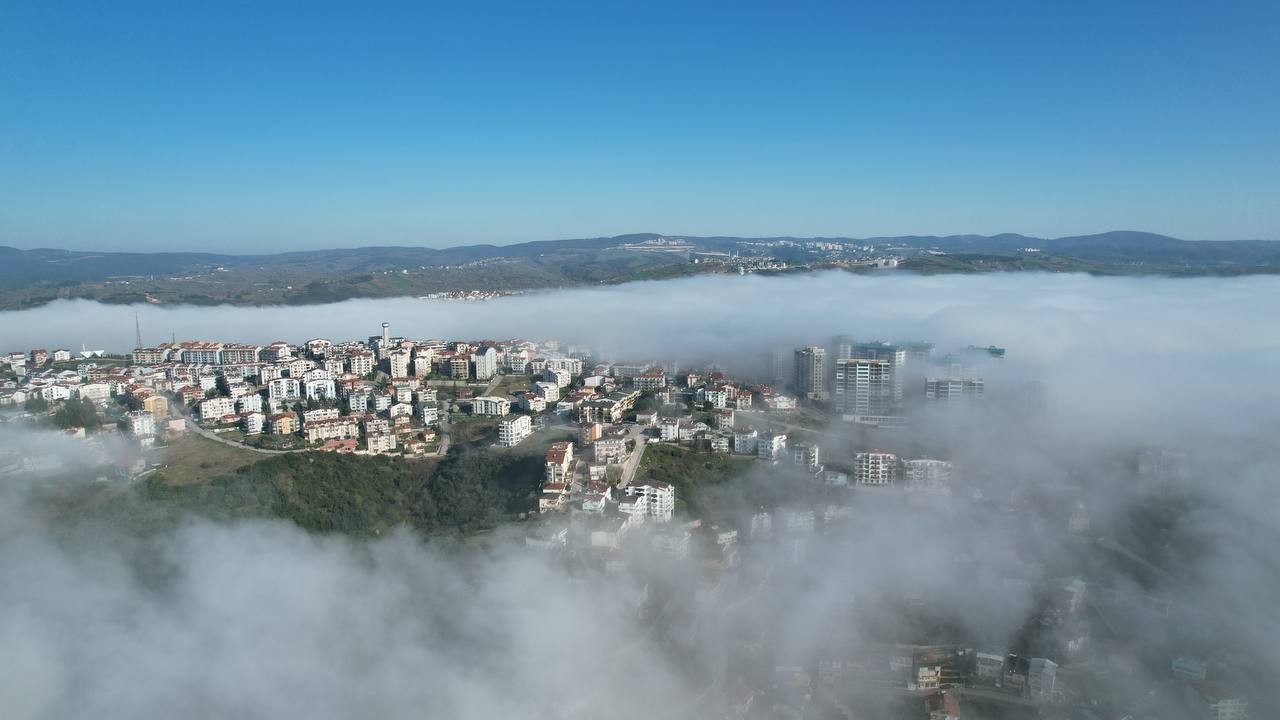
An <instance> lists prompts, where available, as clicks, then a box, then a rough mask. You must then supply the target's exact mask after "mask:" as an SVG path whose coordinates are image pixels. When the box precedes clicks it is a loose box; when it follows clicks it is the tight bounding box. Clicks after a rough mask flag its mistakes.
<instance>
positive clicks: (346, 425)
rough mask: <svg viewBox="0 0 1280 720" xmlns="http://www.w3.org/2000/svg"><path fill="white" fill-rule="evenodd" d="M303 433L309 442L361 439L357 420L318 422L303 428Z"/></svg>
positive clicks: (335, 419) (341, 419)
mask: <svg viewBox="0 0 1280 720" xmlns="http://www.w3.org/2000/svg"><path fill="white" fill-rule="evenodd" d="M302 433H303V435H305V436H306V438H307V442H309V443H314V442H321V441H324V440H347V439H349V438H358V437H360V424H359V422H357V421H356V419H355V418H350V417H346V418H333V419H332V420H316V421H315V422H308V423H306V424H304V425H303V426H302Z"/></svg>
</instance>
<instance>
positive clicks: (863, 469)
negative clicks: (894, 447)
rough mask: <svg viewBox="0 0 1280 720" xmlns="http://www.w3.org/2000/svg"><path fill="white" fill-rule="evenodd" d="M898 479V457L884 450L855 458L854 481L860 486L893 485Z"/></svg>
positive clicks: (866, 453) (858, 455) (862, 454)
mask: <svg viewBox="0 0 1280 720" xmlns="http://www.w3.org/2000/svg"><path fill="white" fill-rule="evenodd" d="M897 477H898V456H897V455H894V454H893V453H891V452H886V451H884V450H872V451H870V452H860V453H857V454H856V455H854V456H853V480H854V482H856V483H857V484H859V485H892V484H893V483H894V481H895V480H897Z"/></svg>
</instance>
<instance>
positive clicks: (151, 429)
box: [124, 410, 156, 438]
mask: <svg viewBox="0 0 1280 720" xmlns="http://www.w3.org/2000/svg"><path fill="white" fill-rule="evenodd" d="M124 419H125V422H126V423H127V424H128V426H129V433H130V434H131V435H133V436H134V437H136V438H155V436H156V417H155V415H152V414H151V413H149V412H147V411H146V410H134V411H133V412H130V413H125V416H124Z"/></svg>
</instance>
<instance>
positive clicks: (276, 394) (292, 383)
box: [267, 377, 302, 401]
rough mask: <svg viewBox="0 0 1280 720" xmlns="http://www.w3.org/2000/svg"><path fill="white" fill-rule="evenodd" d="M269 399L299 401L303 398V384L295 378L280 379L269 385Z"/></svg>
mask: <svg viewBox="0 0 1280 720" xmlns="http://www.w3.org/2000/svg"><path fill="white" fill-rule="evenodd" d="M267 397H269V398H271V399H272V400H285V401H292V400H299V399H301V398H302V383H301V382H300V381H299V379H298V378H294V377H278V378H276V379H274V380H272V381H271V382H269V383H267Z"/></svg>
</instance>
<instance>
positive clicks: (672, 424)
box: [658, 418, 680, 442]
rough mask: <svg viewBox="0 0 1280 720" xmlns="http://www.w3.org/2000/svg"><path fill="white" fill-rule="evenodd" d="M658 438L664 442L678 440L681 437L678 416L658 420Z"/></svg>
mask: <svg viewBox="0 0 1280 720" xmlns="http://www.w3.org/2000/svg"><path fill="white" fill-rule="evenodd" d="M658 439H659V440H661V441H663V442H676V441H677V440H679V439H680V421H679V420H678V419H676V418H661V419H659V420H658Z"/></svg>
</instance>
